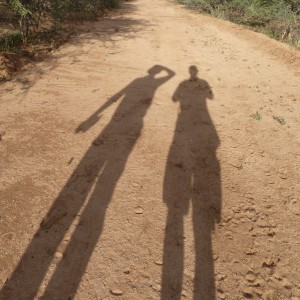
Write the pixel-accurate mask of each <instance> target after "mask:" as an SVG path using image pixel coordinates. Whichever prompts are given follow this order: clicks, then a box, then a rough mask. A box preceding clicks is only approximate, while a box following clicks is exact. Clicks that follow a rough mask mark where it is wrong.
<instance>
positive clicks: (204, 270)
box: [161, 66, 221, 300]
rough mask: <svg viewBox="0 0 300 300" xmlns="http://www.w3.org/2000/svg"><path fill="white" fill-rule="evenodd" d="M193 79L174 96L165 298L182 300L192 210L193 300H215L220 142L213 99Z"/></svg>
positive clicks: (193, 74) (167, 189)
mask: <svg viewBox="0 0 300 300" xmlns="http://www.w3.org/2000/svg"><path fill="white" fill-rule="evenodd" d="M190 75H191V77H190V79H188V80H185V81H183V82H182V83H181V84H180V85H179V86H178V88H177V90H176V91H175V93H174V96H173V101H174V102H176V101H179V102H180V108H181V110H180V113H179V115H178V119H177V124H176V130H175V134H174V138H173V143H172V145H171V147H170V151H169V156H168V160H167V165H166V171H165V179H164V201H165V203H166V204H167V206H168V216H167V224H166V229H165V240H164V254H163V271H162V291H161V299H162V300H166V299H168V300H169V299H180V298H181V294H182V285H183V270H184V231H183V229H184V228H183V219H184V216H185V215H186V214H187V212H188V210H189V205H190V204H191V206H192V218H193V230H194V238H195V254H196V255H195V259H196V262H195V274H194V290H193V293H194V294H193V295H194V296H193V299H197V300H214V299H215V282H214V266H213V257H212V242H211V235H212V232H213V230H214V226H215V223H216V222H219V220H220V214H221V183H220V166H219V162H218V160H217V157H216V149H217V147H218V145H219V144H220V140H219V137H218V134H217V132H216V129H215V127H214V124H213V121H212V119H211V117H210V115H209V112H208V109H207V103H206V102H207V100H208V99H213V93H212V90H211V88H210V86H209V84H208V83H207V82H206V81H205V80H203V79H199V78H198V70H197V67H195V66H191V67H190Z"/></svg>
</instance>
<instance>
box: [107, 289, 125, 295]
mask: <svg viewBox="0 0 300 300" xmlns="http://www.w3.org/2000/svg"><path fill="white" fill-rule="evenodd" d="M110 293H111V294H112V295H114V296H122V295H123V291H122V290H120V289H117V288H112V289H110Z"/></svg>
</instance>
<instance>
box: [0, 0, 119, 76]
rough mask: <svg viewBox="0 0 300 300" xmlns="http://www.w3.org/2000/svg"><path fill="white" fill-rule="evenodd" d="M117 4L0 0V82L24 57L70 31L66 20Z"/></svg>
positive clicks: (88, 0)
mask: <svg viewBox="0 0 300 300" xmlns="http://www.w3.org/2000/svg"><path fill="white" fill-rule="evenodd" d="M117 6H118V0H0V81H1V80H5V79H8V78H9V73H12V72H14V71H16V70H17V69H19V68H20V67H21V66H22V63H20V59H21V58H24V56H28V55H29V56H31V55H34V54H35V53H38V52H39V50H40V51H42V52H43V51H49V50H51V49H53V48H57V47H58V46H59V45H60V44H61V43H62V42H64V41H65V40H66V39H67V37H68V36H69V35H70V34H71V31H70V30H66V26H65V25H66V24H67V23H68V24H70V21H71V22H72V20H76V21H77V20H90V19H95V18H96V17H97V16H98V15H99V14H101V13H103V11H104V10H105V9H107V8H114V7H117ZM67 28H70V27H69V26H68V27H67ZM62 29H63V30H62ZM38 49H39V50H38Z"/></svg>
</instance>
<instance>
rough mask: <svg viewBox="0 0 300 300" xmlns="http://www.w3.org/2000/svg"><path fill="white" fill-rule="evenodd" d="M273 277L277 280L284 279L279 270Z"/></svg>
mask: <svg viewBox="0 0 300 300" xmlns="http://www.w3.org/2000/svg"><path fill="white" fill-rule="evenodd" d="M273 277H274V278H275V279H277V280H282V276H281V274H280V273H279V272H278V271H275V272H274V274H273Z"/></svg>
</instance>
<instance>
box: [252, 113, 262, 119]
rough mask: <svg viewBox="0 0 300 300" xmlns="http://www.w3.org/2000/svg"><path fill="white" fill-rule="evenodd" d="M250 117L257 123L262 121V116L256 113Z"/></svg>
mask: <svg viewBox="0 0 300 300" xmlns="http://www.w3.org/2000/svg"><path fill="white" fill-rule="evenodd" d="M251 117H252V118H253V119H254V120H257V121H260V120H261V119H262V115H261V114H260V113H259V112H258V111H257V112H256V113H255V114H252V115H251Z"/></svg>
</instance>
